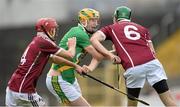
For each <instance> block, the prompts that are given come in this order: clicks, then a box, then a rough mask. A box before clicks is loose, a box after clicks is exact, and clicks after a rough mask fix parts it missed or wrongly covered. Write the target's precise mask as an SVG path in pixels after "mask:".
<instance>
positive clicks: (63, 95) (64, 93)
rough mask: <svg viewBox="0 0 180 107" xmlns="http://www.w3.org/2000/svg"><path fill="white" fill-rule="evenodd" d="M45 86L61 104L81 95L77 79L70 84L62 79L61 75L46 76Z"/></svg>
mask: <svg viewBox="0 0 180 107" xmlns="http://www.w3.org/2000/svg"><path fill="white" fill-rule="evenodd" d="M46 86H47V88H48V90H49V91H50V92H51V93H52V94H53V95H54V96H55V97H56V98H57V100H58V101H59V102H60V103H63V104H67V103H69V102H72V101H75V100H76V99H78V98H79V97H80V96H81V95H82V94H81V89H80V87H79V84H78V82H77V79H75V81H74V83H73V84H71V83H69V82H67V81H65V80H63V79H62V76H61V75H59V76H47V77H46Z"/></svg>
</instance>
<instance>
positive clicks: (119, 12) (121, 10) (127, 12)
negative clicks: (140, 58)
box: [114, 6, 131, 21]
mask: <svg viewBox="0 0 180 107" xmlns="http://www.w3.org/2000/svg"><path fill="white" fill-rule="evenodd" d="M114 17H115V19H116V20H118V21H119V20H122V19H128V20H130V19H131V9H130V8H128V7H126V6H120V7H118V8H116V10H115V12H114Z"/></svg>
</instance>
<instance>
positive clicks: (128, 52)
mask: <svg viewBox="0 0 180 107" xmlns="http://www.w3.org/2000/svg"><path fill="white" fill-rule="evenodd" d="M101 31H102V32H103V33H104V34H105V36H106V39H109V40H111V41H112V42H113V44H114V45H115V47H116V51H117V53H118V55H119V57H120V58H121V60H122V65H123V67H124V69H128V68H130V67H134V66H136V65H140V64H144V63H146V62H148V61H150V60H153V59H155V56H154V54H153V53H152V52H151V50H150V48H149V46H148V42H150V34H149V32H148V30H147V29H146V28H144V27H142V26H141V25H138V24H136V23H133V22H129V21H120V22H118V23H115V24H112V25H109V26H106V27H103V28H102V29H101Z"/></svg>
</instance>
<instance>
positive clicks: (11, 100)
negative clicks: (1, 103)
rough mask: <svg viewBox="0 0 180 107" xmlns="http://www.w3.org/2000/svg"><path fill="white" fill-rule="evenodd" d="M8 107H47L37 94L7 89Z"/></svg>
mask: <svg viewBox="0 0 180 107" xmlns="http://www.w3.org/2000/svg"><path fill="white" fill-rule="evenodd" d="M6 106H8V107H14V106H45V102H44V101H43V99H42V97H41V96H39V95H38V94H37V93H33V94H28V93H18V92H14V91H12V90H10V89H9V87H7V88H6Z"/></svg>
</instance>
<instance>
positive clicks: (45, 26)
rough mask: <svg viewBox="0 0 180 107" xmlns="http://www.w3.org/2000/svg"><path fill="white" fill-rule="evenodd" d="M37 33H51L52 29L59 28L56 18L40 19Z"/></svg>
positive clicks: (37, 23)
mask: <svg viewBox="0 0 180 107" xmlns="http://www.w3.org/2000/svg"><path fill="white" fill-rule="evenodd" d="M35 27H36V31H37V32H49V31H50V29H52V28H57V27H58V24H57V22H56V20H55V19H54V18H40V19H39V20H38V21H37V22H36V25H35Z"/></svg>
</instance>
